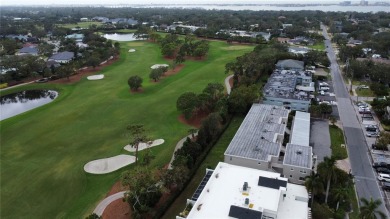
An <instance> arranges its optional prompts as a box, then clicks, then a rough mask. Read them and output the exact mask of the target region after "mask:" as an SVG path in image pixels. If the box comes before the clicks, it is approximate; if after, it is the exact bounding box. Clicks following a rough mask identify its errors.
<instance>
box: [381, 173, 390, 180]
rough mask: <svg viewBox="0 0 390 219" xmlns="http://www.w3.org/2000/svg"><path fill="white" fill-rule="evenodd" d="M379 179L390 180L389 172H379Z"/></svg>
mask: <svg viewBox="0 0 390 219" xmlns="http://www.w3.org/2000/svg"><path fill="white" fill-rule="evenodd" d="M378 180H379V181H386V182H390V175H389V174H384V173H380V174H378Z"/></svg>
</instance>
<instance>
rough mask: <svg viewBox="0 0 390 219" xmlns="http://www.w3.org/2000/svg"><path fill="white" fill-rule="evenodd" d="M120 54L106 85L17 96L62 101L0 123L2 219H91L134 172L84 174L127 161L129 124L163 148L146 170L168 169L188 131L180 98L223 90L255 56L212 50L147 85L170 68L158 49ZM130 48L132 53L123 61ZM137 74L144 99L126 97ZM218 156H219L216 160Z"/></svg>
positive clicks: (220, 45)
mask: <svg viewBox="0 0 390 219" xmlns="http://www.w3.org/2000/svg"><path fill="white" fill-rule="evenodd" d="M121 47H122V49H121V52H122V54H121V57H120V60H119V61H117V62H115V63H114V64H113V65H111V66H109V67H106V68H104V69H103V70H102V71H101V72H98V73H103V74H105V78H104V80H100V81H88V80H87V79H86V78H83V79H82V80H81V81H80V82H78V83H75V84H71V85H58V84H39V85H38V84H33V85H26V86H24V87H23V88H18V89H19V90H20V89H34V88H45V89H47V88H50V89H56V90H58V91H60V95H59V97H58V98H57V99H56V100H54V101H53V102H52V103H50V104H47V105H45V106H42V107H39V108H36V109H34V110H31V111H28V112H26V113H23V114H21V115H18V116H15V117H12V118H9V119H6V120H4V121H1V122H0V126H1V130H0V133H1V148H0V152H1V153H0V158H1V160H0V166H1V179H0V182H1V200H2V203H1V216H0V217H1V218H25V217H27V215H29V216H28V218H83V217H85V216H86V215H88V214H90V213H91V212H92V211H93V209H94V208H95V206H96V205H97V203H98V202H99V201H100V200H101V199H102V198H104V196H105V194H106V193H107V192H108V191H109V189H110V187H111V186H112V185H113V184H114V183H115V182H116V181H117V180H118V179H119V176H120V173H121V172H122V171H123V170H125V169H129V168H132V167H131V166H130V167H126V168H123V169H121V170H118V171H116V172H113V173H110V174H105V175H92V174H86V173H85V172H84V170H83V166H84V165H85V164H86V163H87V162H89V161H91V160H94V159H99V158H105V157H111V156H115V155H119V154H131V153H129V152H126V151H125V150H123V147H124V146H125V145H126V144H127V139H126V137H124V136H125V127H126V126H127V125H128V124H139V123H142V124H144V125H145V127H146V129H147V130H148V133H149V135H150V137H151V138H152V139H157V138H163V139H165V141H166V142H165V143H164V144H163V145H161V146H158V147H153V148H152V149H151V150H152V153H153V154H154V155H156V158H155V159H154V160H153V161H152V163H151V166H152V167H162V166H164V165H165V164H167V163H168V162H169V160H170V159H171V156H172V152H173V150H174V147H175V145H176V143H177V141H178V140H180V139H181V138H182V137H183V136H185V135H187V131H188V129H189V128H190V127H188V126H186V125H184V124H182V123H180V122H178V120H177V118H178V116H179V112H178V111H177V110H176V100H177V98H178V97H179V95H180V94H182V93H184V92H186V91H194V92H197V93H199V92H201V90H203V88H204V87H205V86H206V85H207V83H210V82H220V83H223V81H224V78H225V77H226V75H225V74H224V70H225V64H226V63H227V62H229V61H232V60H234V59H235V57H237V56H240V55H242V54H244V53H245V52H249V51H251V50H252V49H253V47H251V46H242V47H241V49H237V48H236V47H237V46H236V45H234V47H235V48H234V51H231V50H229V47H230V45H228V44H226V42H211V43H210V52H209V55H208V57H207V59H205V60H204V61H186V62H185V67H184V68H183V69H182V71H181V72H180V73H179V74H176V75H172V76H169V77H167V78H163V79H162V80H161V81H160V82H159V83H152V82H150V80H149V78H148V75H149V73H150V66H151V65H153V64H156V63H169V62H168V61H166V60H164V59H163V58H162V56H161V54H160V50H159V48H158V45H156V44H151V43H146V42H126V43H121ZM129 48H136V50H137V52H136V53H128V52H127V51H128V49H129ZM227 51H229V52H227ZM136 74H138V75H140V76H142V77H143V78H144V83H143V89H144V91H143V92H142V93H138V94H131V93H130V92H129V88H128V85H127V79H128V78H129V77H130V76H131V75H136ZM18 89H14V90H13V91H16V90H18ZM7 92H12V91H7ZM3 94H5V92H3V93H2V95H3ZM229 141H230V140H229ZM225 144H226V143H225ZM224 146H225V147H226V146H227V144H226V145H224ZM223 151H224V149H220V150H219V151H217V153H218V156H219V157H222V156H223V155H222V154H223ZM141 155H142V152H141ZM213 164H216V161H213V162H210V165H211V166H212V165H213ZM201 169H204V168H203V167H201Z"/></svg>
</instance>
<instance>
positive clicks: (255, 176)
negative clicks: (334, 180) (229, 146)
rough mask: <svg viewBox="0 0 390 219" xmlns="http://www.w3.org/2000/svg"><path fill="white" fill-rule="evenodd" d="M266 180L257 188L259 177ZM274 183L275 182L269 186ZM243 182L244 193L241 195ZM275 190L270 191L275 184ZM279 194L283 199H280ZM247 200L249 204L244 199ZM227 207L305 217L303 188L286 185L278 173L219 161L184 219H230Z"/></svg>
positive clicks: (280, 217) (288, 217)
mask: <svg viewBox="0 0 390 219" xmlns="http://www.w3.org/2000/svg"><path fill="white" fill-rule="evenodd" d="M260 177H265V178H267V179H269V180H266V181H268V182H265V183H263V186H259V184H260V182H259V178H260ZM272 181H275V183H272ZM244 182H247V183H248V188H249V189H248V190H247V191H246V192H244V191H243V190H242V189H243V185H244ZM278 183H279V184H284V185H285V186H286V187H287V188H285V187H283V186H280V187H279V186H276V187H278V188H279V189H276V188H272V187H275V185H276V184H278ZM283 194H286V197H284V198H283ZM246 198H248V199H249V205H246V204H245V199H246ZM231 206H238V207H239V208H241V209H251V210H253V211H258V212H262V213H263V215H266V214H267V212H276V214H277V218H278V219H291V218H296V219H301V218H304V219H306V218H308V193H307V191H306V188H305V187H304V186H300V185H294V184H290V183H287V179H286V178H284V177H280V174H279V173H274V172H268V171H262V170H256V169H252V168H247V167H241V166H236V165H232V164H227V163H223V162H220V163H219V164H218V165H217V167H216V168H215V170H214V172H213V174H212V176H211V177H210V179H209V181H208V182H207V184H206V186H205V187H204V189H203V191H202V193H201V194H200V196H199V198H198V200H197V201H196V202H195V204H194V205H193V207H192V210H191V211H190V213H189V214H188V216H187V218H188V219H191V218H202V219H204V218H213V219H214V218H233V217H230V216H229V212H230V210H231Z"/></svg>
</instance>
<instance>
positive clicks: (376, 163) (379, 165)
mask: <svg viewBox="0 0 390 219" xmlns="http://www.w3.org/2000/svg"><path fill="white" fill-rule="evenodd" d="M372 167H374V168H375V169H376V168H378V167H387V163H386V162H375V163H373V164H372Z"/></svg>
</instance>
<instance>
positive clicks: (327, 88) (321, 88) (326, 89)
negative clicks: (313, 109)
mask: <svg viewBox="0 0 390 219" xmlns="http://www.w3.org/2000/svg"><path fill="white" fill-rule="evenodd" d="M320 90H323V91H328V90H329V87H320Z"/></svg>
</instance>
